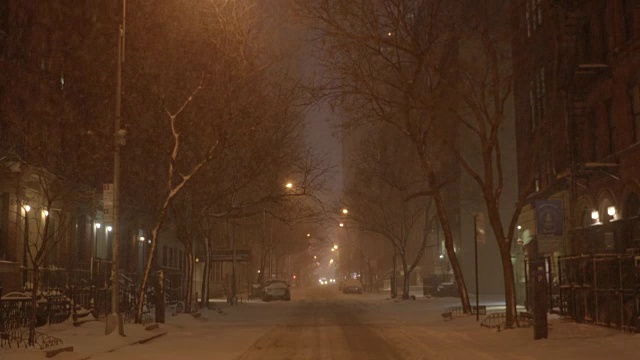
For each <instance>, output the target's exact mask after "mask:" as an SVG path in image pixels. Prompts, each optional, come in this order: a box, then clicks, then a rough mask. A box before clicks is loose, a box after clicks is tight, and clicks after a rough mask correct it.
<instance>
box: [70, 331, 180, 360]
mask: <svg viewBox="0 0 640 360" xmlns="http://www.w3.org/2000/svg"><path fill="white" fill-rule="evenodd" d="M167 333H168V332H167V331H161V332H158V333H155V334H152V335H149V336H146V337H143V338H142V339H138V340H136V341H133V342H130V343H126V344H124V345H121V346H117V347H114V348H112V349H109V350H107V351H103V352H99V353H95V354H90V355H86V356H82V357H79V358H78V360H89V359H91V358H92V357H94V356H96V355H99V354H104V353H111V352H114V351H117V350H120V349H123V348H125V347H127V346H132V345H139V344H140V345H141V344H146V343H148V342H149V341H152V340H155V339H157V338H159V337H161V336H164V335H167Z"/></svg>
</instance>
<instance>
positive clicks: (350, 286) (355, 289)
mask: <svg viewBox="0 0 640 360" xmlns="http://www.w3.org/2000/svg"><path fill="white" fill-rule="evenodd" d="M342 292H343V293H344V294H362V283H361V282H360V280H356V279H347V280H345V281H344V282H343V283H342Z"/></svg>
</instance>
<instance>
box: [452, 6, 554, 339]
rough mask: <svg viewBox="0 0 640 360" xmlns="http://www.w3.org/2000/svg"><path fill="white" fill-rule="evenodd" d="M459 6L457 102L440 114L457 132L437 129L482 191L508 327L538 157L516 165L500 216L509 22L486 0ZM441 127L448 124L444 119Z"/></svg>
mask: <svg viewBox="0 0 640 360" xmlns="http://www.w3.org/2000/svg"><path fill="white" fill-rule="evenodd" d="M460 4H462V5H466V6H463V7H461V8H465V9H467V10H466V11H461V12H460V15H459V16H460V18H461V20H462V21H460V22H459V23H458V25H457V26H456V33H457V34H458V35H457V36H456V37H455V38H452V41H454V42H455V43H456V44H457V47H458V49H459V51H458V52H457V56H456V57H454V58H451V62H450V68H449V69H447V74H448V75H447V76H443V77H446V78H447V79H449V81H450V87H449V89H450V91H451V92H452V94H451V97H454V96H455V97H456V98H458V99H459V101H458V102H456V103H454V104H450V107H449V108H448V109H446V110H444V112H443V114H442V116H443V118H445V119H449V120H450V123H455V124H458V125H459V132H458V134H456V135H455V136H453V137H452V136H451V134H449V136H447V135H446V131H440V133H441V134H443V136H442V137H440V140H442V141H443V146H446V147H447V148H448V149H449V150H450V151H451V152H452V153H453V154H454V156H455V157H456V159H457V161H458V162H459V163H460V164H461V165H462V168H463V169H464V171H465V172H466V173H467V174H468V175H469V176H470V177H471V178H472V179H473V181H474V182H475V183H476V184H477V185H478V186H479V188H480V190H481V193H482V198H483V200H484V203H485V205H486V210H487V214H488V218H489V223H490V225H491V228H492V229H493V233H494V235H495V240H496V242H497V245H498V250H499V253H500V259H501V262H502V270H503V277H504V285H505V301H506V305H507V306H506V308H507V319H506V324H507V326H508V327H510V326H512V325H513V324H514V322H515V320H516V295H515V283H514V272H513V264H512V262H511V249H512V243H513V240H514V234H515V231H516V226H517V221H518V218H519V216H520V213H521V211H522V208H523V207H524V206H525V204H526V199H527V197H528V196H529V195H530V194H531V192H532V191H533V190H534V187H535V186H534V185H535V179H536V173H537V171H538V168H539V165H538V164H539V161H540V156H535V157H533V158H531V159H527V162H526V165H525V164H520V166H521V168H523V169H525V170H528V171H523V173H524V174H525V176H524V178H523V179H521V180H522V181H521V184H525V185H524V188H522V189H519V192H518V193H519V195H518V199H517V202H516V203H515V206H514V207H513V210H511V212H510V215H509V216H508V217H507V218H506V219H503V215H501V212H502V210H503V207H504V205H506V204H504V203H503V201H502V195H503V194H504V190H505V187H506V185H505V182H506V181H513V179H505V172H506V171H507V170H506V169H505V164H504V162H505V161H504V153H503V146H504V144H505V141H511V140H510V138H512V137H513V134H508V133H506V131H507V130H508V129H509V128H510V127H509V120H510V119H509V111H510V107H511V106H512V105H511V104H510V100H511V95H512V86H513V84H512V82H513V79H512V72H513V71H512V66H513V65H514V64H513V61H512V58H511V48H510V40H511V32H510V29H511V27H510V25H511V24H509V23H508V22H507V21H504V20H500V19H501V14H503V11H504V9H501V8H500V9H496V8H492V7H491V6H489V3H488V2H486V1H473V2H472V1H465V0H463V1H460ZM454 74H455V75H454ZM445 112H449V114H450V115H446V114H445ZM442 126H450V125H449V123H447V124H442ZM543 137H544V131H537V132H536V133H535V134H533V136H532V137H531V139H530V141H531V146H532V148H534V149H538V150H540V146H541V144H542V143H543V141H544V139H543ZM460 139H465V140H464V141H460ZM505 139H507V140H505ZM532 153H537V152H536V151H533V152H532ZM478 155H479V158H480V163H479V164H478V161H477V160H478ZM506 166H512V165H506ZM508 205H509V206H511V204H508Z"/></svg>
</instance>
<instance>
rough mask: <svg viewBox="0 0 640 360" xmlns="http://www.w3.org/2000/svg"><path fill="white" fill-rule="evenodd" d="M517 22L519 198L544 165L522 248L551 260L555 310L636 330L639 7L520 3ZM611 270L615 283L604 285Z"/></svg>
mask: <svg viewBox="0 0 640 360" xmlns="http://www.w3.org/2000/svg"><path fill="white" fill-rule="evenodd" d="M512 14H513V25H514V35H513V56H514V72H515V73H514V80H515V82H514V84H515V87H514V100H515V111H516V137H517V156H518V167H519V168H518V182H519V189H520V191H525V189H526V186H525V185H526V183H527V181H528V178H527V177H528V175H527V174H528V172H529V169H530V168H531V166H532V162H531V159H534V158H536V157H538V159H539V161H538V165H537V167H535V169H534V170H535V189H534V192H533V194H532V195H530V196H529V198H528V205H527V207H526V208H525V209H524V211H523V213H522V215H521V217H520V227H519V228H520V229H521V230H520V234H519V239H520V241H519V244H520V245H524V248H525V249H526V250H525V252H526V253H527V256H528V257H534V256H540V255H542V256H546V257H547V258H548V259H549V260H548V263H547V264H548V271H549V278H548V280H549V281H550V282H551V284H552V288H553V289H552V293H553V296H557V297H558V298H557V299H555V300H553V304H552V308H558V309H559V311H560V312H561V313H564V314H567V313H568V314H569V315H570V316H571V317H573V318H576V319H579V320H589V321H594V322H596V323H601V324H608V325H611V324H614V323H615V324H616V326H620V327H622V326H631V325H629V324H633V322H632V321H631V320H630V319H634V318H635V317H634V315H633V313H634V311H636V312H637V308H638V304H637V299H635V300H634V299H633V298H632V296H626V295H624V294H625V291H627V290H628V289H624V288H633V287H635V286H637V285H633V284H631V283H629V284H627V285H625V284H624V281H623V275H624V274H632V271H633V270H632V269H633V264H632V263H633V261H636V262H637V259H636V258H634V257H633V255H634V254H637V253H638V252H639V251H640V218H639V215H640V167H639V166H638V164H640V162H639V161H640V146H639V142H640V1H637V0H585V1H571V0H565V1H550V0H522V1H514V2H513V12H512ZM550 204H551V205H552V206H555V207H556V210H555V211H556V212H555V214H556V215H557V216H558V220H552V219H551V218H552V215H551V213H548V212H544V207H545V206H549V205H550ZM547 216H548V217H549V218H548V219H547ZM546 220H549V222H548V224H545V221H546ZM554 223H555V225H554ZM547 225H553V226H551V228H552V229H553V230H552V231H547V230H545V226H547ZM634 259H635V260H634ZM626 261H630V263H629V264H627V265H629V266H631V267H630V268H628V269H627V268H626V267H624V266H627V265H624V264H623V262H626ZM607 264H608V265H607ZM611 266H613V267H615V269H616V270H615V271H613V272H615V273H616V274H618V275H616V276H612V277H607V278H606V279H604V278H600V276H604V274H605V273H606V272H607V271H608V270H607V269H609V270H610V269H612V268H609V267H611ZM625 269H626V270H625ZM605 270H607V271H605ZM613 272H612V273H613ZM614 278H615V279H617V280H616V282H615V284H613V283H612V284H611V285H610V287H607V286H609V285H605V282H608V281H609V280H612V279H614ZM597 287H601V289H600V290H603V289H604V287H607V289H609V290H612V289H613V290H615V293H616V294H618V295H616V296H615V299H613V298H605V297H603V296H604V295H598V294H597V292H596V293H594V292H593V289H596V288H597ZM589 289H592V290H589ZM610 293H614V292H610ZM620 304H624V309H625V311H622V310H621V309H620V308H619V306H620ZM633 309H635V310H633ZM620 314H624V315H622V317H620Z"/></svg>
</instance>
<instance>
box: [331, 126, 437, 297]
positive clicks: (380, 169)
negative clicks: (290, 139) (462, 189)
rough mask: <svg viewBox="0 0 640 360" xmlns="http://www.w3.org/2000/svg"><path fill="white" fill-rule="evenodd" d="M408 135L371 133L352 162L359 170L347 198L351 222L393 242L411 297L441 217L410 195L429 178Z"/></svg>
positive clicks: (404, 287) (404, 288)
mask: <svg viewBox="0 0 640 360" xmlns="http://www.w3.org/2000/svg"><path fill="white" fill-rule="evenodd" d="M402 140H403V137H402V136H401V134H398V133H395V134H394V133H393V132H391V133H389V132H388V131H380V129H379V128H378V129H375V128H374V130H373V131H372V132H370V133H369V134H368V136H367V137H365V139H364V141H363V142H362V143H361V144H360V146H359V147H358V150H359V151H358V155H359V156H357V157H356V158H355V159H354V161H353V163H352V164H351V166H352V167H353V168H354V172H355V176H354V178H353V182H352V183H350V184H348V185H347V189H346V190H345V197H346V198H345V200H344V202H345V204H346V206H347V207H348V209H349V210H348V214H349V216H348V220H349V221H347V222H346V224H345V226H347V227H349V226H351V227H355V228H357V229H359V230H361V231H365V232H371V233H376V234H379V235H381V236H383V237H384V238H386V239H387V240H388V241H389V242H390V243H391V245H392V246H393V248H394V250H395V251H394V252H395V254H397V256H398V258H399V259H400V263H401V266H402V271H403V273H404V277H403V284H402V298H403V299H408V298H409V296H410V294H409V290H410V289H409V284H410V283H409V281H410V276H411V273H412V272H413V270H414V269H415V268H416V266H417V265H418V264H419V262H420V260H421V259H422V255H423V254H424V252H425V249H426V246H427V240H428V237H429V234H430V233H431V231H430V230H431V228H432V227H433V223H434V219H435V217H434V214H433V213H432V211H431V202H430V201H425V200H424V198H420V199H411V200H405V199H406V198H407V197H408V195H409V194H412V193H414V192H416V191H418V190H419V189H420V188H421V187H423V186H425V185H426V182H425V179H424V178H423V177H422V176H421V172H420V171H419V169H420V163H419V159H417V156H416V155H415V153H413V152H410V151H409V152H408V151H407V146H406V145H404V146H403V143H402ZM416 169H417V171H416ZM352 222H353V223H354V225H351V223H352ZM358 248H359V247H358V246H356V249H358ZM394 257H395V255H394ZM394 277H395V274H394Z"/></svg>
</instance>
